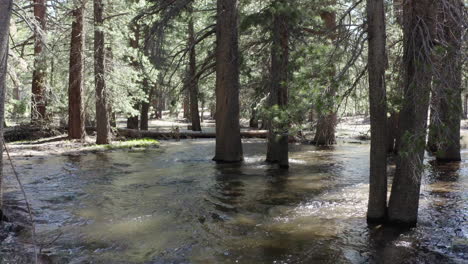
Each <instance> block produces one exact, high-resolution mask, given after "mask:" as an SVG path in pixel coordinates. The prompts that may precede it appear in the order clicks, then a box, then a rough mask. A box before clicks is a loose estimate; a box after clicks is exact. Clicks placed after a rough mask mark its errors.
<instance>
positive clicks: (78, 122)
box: [68, 1, 86, 139]
mask: <svg viewBox="0 0 468 264" xmlns="http://www.w3.org/2000/svg"><path fill="white" fill-rule="evenodd" d="M84 12H85V2H84V1H82V2H81V1H79V2H77V3H76V6H75V9H74V10H73V12H72V13H73V17H74V21H73V23H72V32H71V43H70V72H69V79H68V137H69V138H71V139H84V137H85V135H86V131H85V115H84V109H83V98H82V96H83V82H84V79H83V74H84V67H83V63H84V58H83V53H84V36H85V32H84Z"/></svg>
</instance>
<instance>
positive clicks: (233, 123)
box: [213, 0, 243, 162]
mask: <svg viewBox="0 0 468 264" xmlns="http://www.w3.org/2000/svg"><path fill="white" fill-rule="evenodd" d="M237 5H238V2H237V0H217V16H216V22H217V23H216V151H215V157H214V158H213V159H214V160H215V161H219V162H239V161H242V160H243V153H242V142H241V136H240V124H239V87H240V83H239V39H238V25H237V23H238V14H237V12H238V11H237Z"/></svg>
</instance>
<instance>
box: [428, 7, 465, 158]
mask: <svg viewBox="0 0 468 264" xmlns="http://www.w3.org/2000/svg"><path fill="white" fill-rule="evenodd" d="M448 3H449V4H450V5H444V4H441V3H439V8H438V10H440V12H439V16H438V27H437V28H438V29H440V31H442V32H440V33H439V34H438V35H439V36H440V37H439V38H440V39H442V40H443V42H444V43H446V44H445V47H443V48H444V50H445V52H444V53H443V54H438V55H439V56H441V58H440V59H439V60H438V62H439V63H438V64H437V65H436V67H437V69H436V71H435V74H434V81H433V83H434V86H435V88H434V89H435V90H437V91H439V93H440V98H439V110H440V111H439V118H440V125H441V126H440V127H439V128H438V129H437V131H438V134H439V140H440V141H439V144H438V146H437V152H436V157H437V160H438V161H442V162H453V161H461V154H460V149H461V145H460V122H461V117H462V115H463V107H462V57H463V54H462V51H461V45H462V43H463V40H462V33H463V23H462V22H461V21H463V20H464V18H463V17H464V15H463V13H462V12H463V11H462V10H463V8H464V6H463V3H462V1H460V0H448Z"/></svg>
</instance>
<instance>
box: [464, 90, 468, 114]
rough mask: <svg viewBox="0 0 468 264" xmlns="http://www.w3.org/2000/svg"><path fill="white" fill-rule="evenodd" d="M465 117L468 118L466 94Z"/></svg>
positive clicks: (466, 98)
mask: <svg viewBox="0 0 468 264" xmlns="http://www.w3.org/2000/svg"><path fill="white" fill-rule="evenodd" d="M464 118H465V119H466V118H468V95H465V116H464Z"/></svg>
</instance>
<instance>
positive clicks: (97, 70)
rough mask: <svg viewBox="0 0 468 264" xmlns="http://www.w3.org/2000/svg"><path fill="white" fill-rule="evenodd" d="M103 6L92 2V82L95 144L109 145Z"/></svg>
mask: <svg viewBox="0 0 468 264" xmlns="http://www.w3.org/2000/svg"><path fill="white" fill-rule="evenodd" d="M103 12H104V4H103V2H102V0H94V82H95V85H96V134H97V137H96V144H109V143H110V142H111V138H110V121H109V105H108V102H107V87H106V79H105V77H104V76H105V57H106V55H105V45H104V44H105V35H104V30H103V28H102V27H103V26H104V25H103V24H104V17H103Z"/></svg>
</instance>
